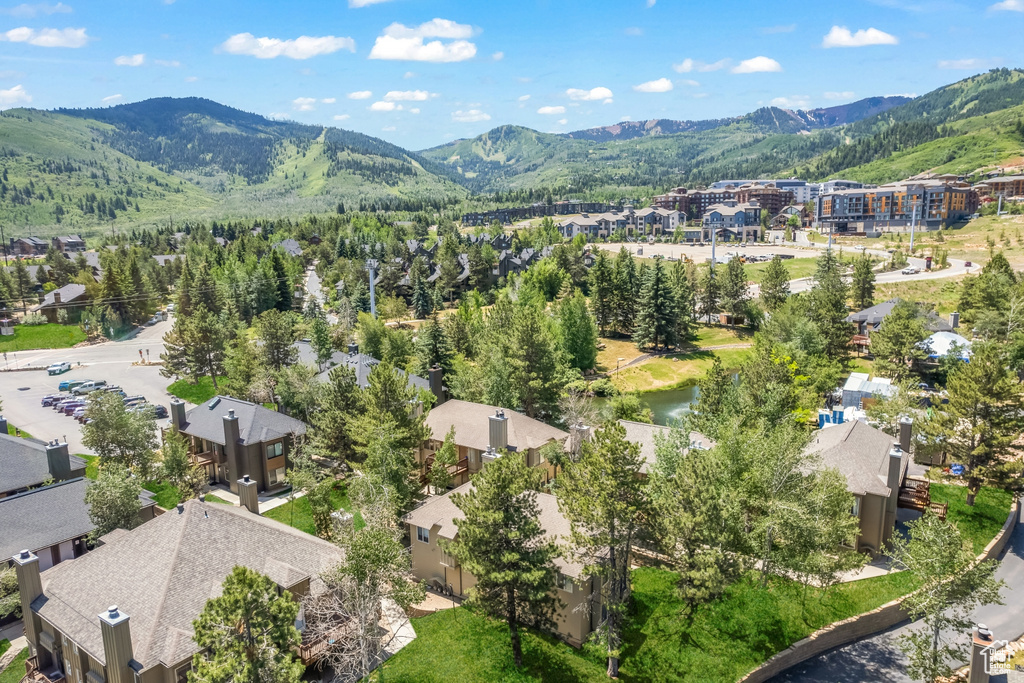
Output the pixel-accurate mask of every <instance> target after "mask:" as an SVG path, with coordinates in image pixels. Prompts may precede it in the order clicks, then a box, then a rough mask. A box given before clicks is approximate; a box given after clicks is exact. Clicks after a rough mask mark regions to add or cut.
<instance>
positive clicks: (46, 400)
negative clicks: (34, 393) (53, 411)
mask: <svg viewBox="0 0 1024 683" xmlns="http://www.w3.org/2000/svg"><path fill="white" fill-rule="evenodd" d="M67 398H69V397H68V395H67V394H64V393H61V394H49V395H47V396H43V400H42V401H41V403H42V405H44V406H48V407H50V408H52V407H53V405H54V404H55V403H60V402H61V401H63V400H65V399H67Z"/></svg>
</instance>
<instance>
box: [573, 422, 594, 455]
mask: <svg viewBox="0 0 1024 683" xmlns="http://www.w3.org/2000/svg"><path fill="white" fill-rule="evenodd" d="M591 434H592V430H591V429H590V427H588V426H587V425H585V424H583V423H582V422H580V423H579V424H575V425H573V426H572V427H569V448H570V449H571V450H572V453H573V454H574V455H575V454H577V453H579V452H580V449H581V448H582V447H583V444H584V443H586V442H587V441H590V437H591Z"/></svg>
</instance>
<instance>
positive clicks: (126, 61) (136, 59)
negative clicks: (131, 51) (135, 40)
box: [114, 54, 146, 66]
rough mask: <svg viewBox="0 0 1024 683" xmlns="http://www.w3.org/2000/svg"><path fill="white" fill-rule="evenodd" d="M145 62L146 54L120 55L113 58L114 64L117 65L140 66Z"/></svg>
mask: <svg viewBox="0 0 1024 683" xmlns="http://www.w3.org/2000/svg"><path fill="white" fill-rule="evenodd" d="M145 63H146V55H144V54H137V55H121V56H120V57H117V58H115V59H114V64H117V65H118V66H142V65H143V64H145Z"/></svg>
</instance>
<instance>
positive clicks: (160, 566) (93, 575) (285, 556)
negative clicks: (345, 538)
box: [32, 499, 342, 669]
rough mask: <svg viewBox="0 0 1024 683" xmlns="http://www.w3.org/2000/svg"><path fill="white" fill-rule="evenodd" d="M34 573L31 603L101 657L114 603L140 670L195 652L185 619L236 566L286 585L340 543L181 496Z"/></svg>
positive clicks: (329, 557)
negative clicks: (36, 592) (103, 627)
mask: <svg viewBox="0 0 1024 683" xmlns="http://www.w3.org/2000/svg"><path fill="white" fill-rule="evenodd" d="M104 539H105V540H106V541H107V542H105V544H104V545H102V546H100V547H99V548H97V549H96V550H94V551H92V552H89V553H86V554H85V555H83V556H81V557H79V558H77V559H76V560H75V561H74V562H62V563H61V564H58V565H56V566H55V567H53V568H52V569H48V570H47V571H45V572H43V575H42V580H43V595H42V596H40V597H39V598H37V599H36V600H35V601H34V602H33V603H32V609H33V610H34V611H35V612H37V613H38V614H39V615H40V616H42V617H43V618H44V619H45V620H46V621H48V622H50V623H51V624H53V625H54V626H55V627H56V629H57V630H59V631H60V632H61V633H64V634H66V635H67V636H68V637H69V638H70V639H71V640H73V641H74V642H75V643H76V644H77V645H78V646H79V647H82V648H84V649H85V650H86V651H87V652H88V653H89V654H90V655H91V656H92V657H94V658H95V659H97V660H98V661H99V662H100V663H101V664H104V663H105V656H104V651H103V637H102V635H101V632H100V621H99V617H98V616H97V615H99V614H100V613H102V612H105V611H106V610H107V607H109V606H110V605H117V606H118V607H119V608H120V609H121V610H122V611H123V612H124V613H125V614H127V615H128V616H129V617H131V631H132V645H133V650H134V658H135V659H136V660H137V661H138V662H139V663H140V664H141V665H142V667H143V669H148V668H150V667H152V666H155V665H156V664H158V663H159V664H163V665H165V666H174V665H175V664H178V663H179V662H181V661H183V660H185V659H188V658H190V657H191V656H192V655H193V654H194V653H195V652H196V651H197V648H196V645H195V643H194V642H193V640H192V634H193V629H192V621H193V620H194V619H196V618H197V617H198V616H199V614H200V613H201V612H202V610H203V607H204V606H205V604H206V601H207V600H208V599H209V598H213V597H216V596H218V595H220V592H221V585H222V583H223V581H224V579H225V578H226V577H227V576H228V575H229V574H230V573H231V571H232V569H233V568H234V567H235V566H237V565H241V566H244V567H248V568H250V569H253V570H255V571H258V572H261V573H263V574H265V575H267V576H269V577H270V579H271V580H273V581H274V582H275V583H277V584H278V585H279V586H282V587H284V588H289V587H291V586H294V585H296V584H297V583H299V582H301V581H303V580H304V579H305V578H306V577H316V576H317V575H318V574H320V573H321V572H322V571H324V570H325V569H327V568H328V567H330V566H331V565H333V564H335V563H337V562H338V561H339V560H340V559H341V557H342V554H341V550H340V549H339V548H337V547H336V546H334V545H332V544H331V543H328V542H327V541H323V540H321V539H319V538H317V537H315V536H312V535H310V534H306V533H304V532H302V531H299V530H297V529H293V528H291V527H289V526H286V525H284V524H281V523H280V522H275V521H274V520H272V519H268V518H266V517H260V516H259V515H254V514H252V513H250V512H248V511H247V510H245V509H244V508H236V507H234V506H229V505H223V504H218V503H205V502H201V501H199V500H195V499H193V500H190V501H188V502H186V503H185V504H184V505H183V506H182V507H181V508H180V509H172V510H170V511H169V512H167V513H165V514H163V515H160V516H159V517H156V518H155V519H153V520H151V521H149V522H146V523H145V524H143V525H142V526H140V527H138V528H136V529H134V530H132V531H130V532H127V533H123V534H117V535H116V536H110V537H104Z"/></svg>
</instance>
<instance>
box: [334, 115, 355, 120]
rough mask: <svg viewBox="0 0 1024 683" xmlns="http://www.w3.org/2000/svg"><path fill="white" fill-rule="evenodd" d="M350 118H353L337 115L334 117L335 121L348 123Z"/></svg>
mask: <svg viewBox="0 0 1024 683" xmlns="http://www.w3.org/2000/svg"><path fill="white" fill-rule="evenodd" d="M350 118H352V117H351V116H349V115H348V114H335V115H334V120H335V121H347V120H348V119H350Z"/></svg>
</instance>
